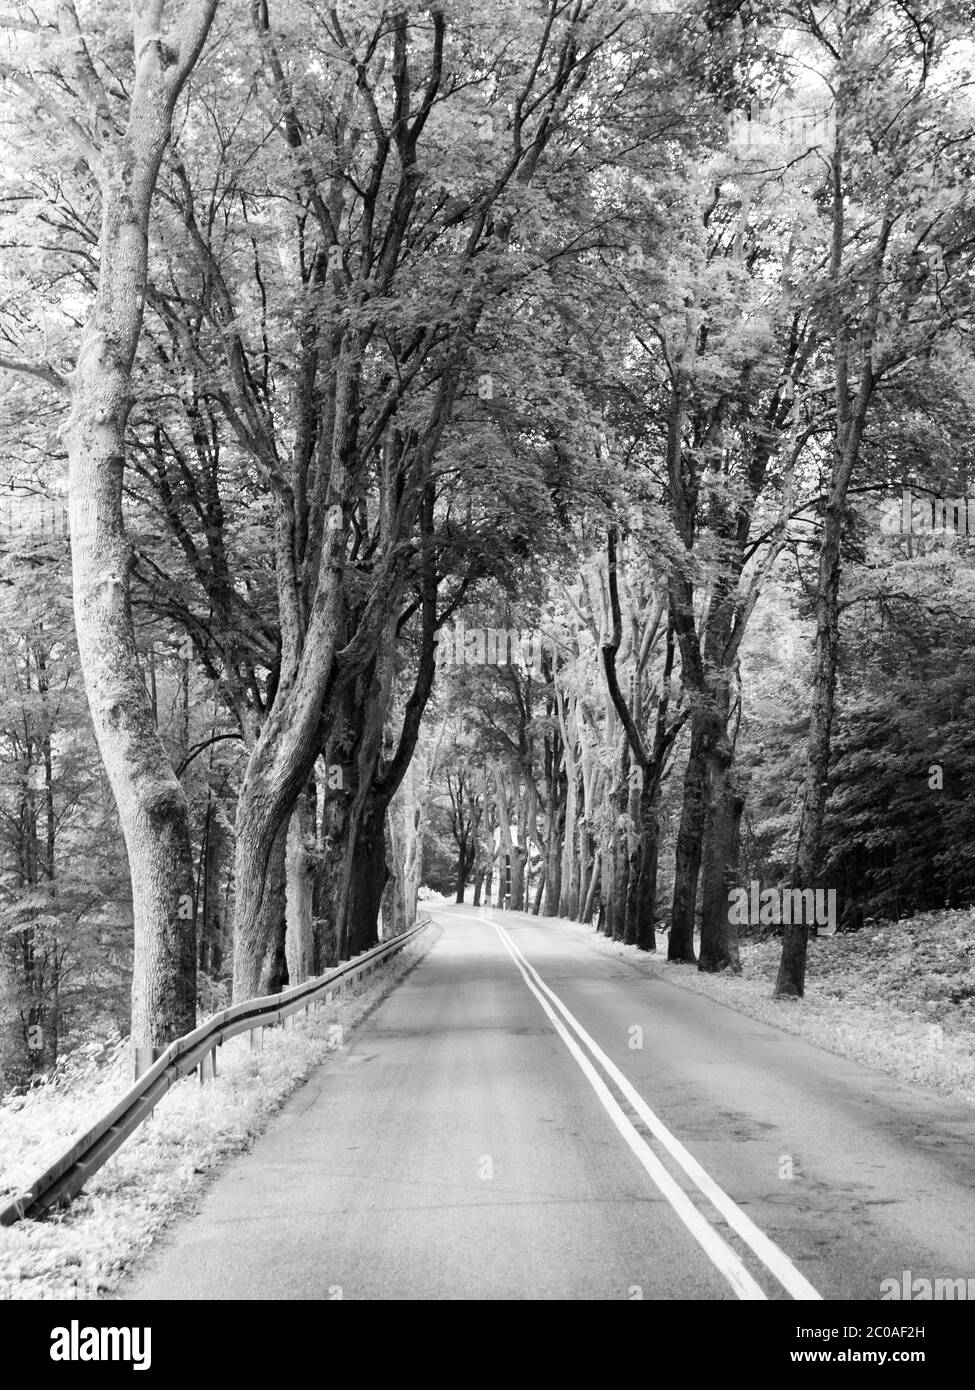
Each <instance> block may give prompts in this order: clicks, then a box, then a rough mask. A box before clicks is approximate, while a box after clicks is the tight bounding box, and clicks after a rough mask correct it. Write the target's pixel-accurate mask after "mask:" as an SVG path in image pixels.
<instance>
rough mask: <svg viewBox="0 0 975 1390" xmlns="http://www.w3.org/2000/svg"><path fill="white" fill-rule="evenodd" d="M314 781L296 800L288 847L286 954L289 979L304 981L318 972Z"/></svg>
mask: <svg viewBox="0 0 975 1390" xmlns="http://www.w3.org/2000/svg"><path fill="white" fill-rule="evenodd" d="M314 795H315V783H314V780H310V781H309V784H308V786H307V787H305V789H304V791H302V792H301V794H300V795H299V797H298V800H297V801H296V802H295V808H294V810H293V811H292V812H291V819H290V821H289V822H288V834H287V847H286V851H285V876H286V895H285V896H286V908H285V923H286V926H285V957H286V959H287V963H288V982H289V983H290V984H292V985H298V984H301V983H302V981H303V980H308V979H310V978H311V977H312V976H313V975H314V974H315V973H316V972H315V924H314V916H315V913H314V897H315V874H316V868H317V866H316V862H315V858H316V856H315V850H316V831H317V826H316V823H315V822H316V816H315V801H314Z"/></svg>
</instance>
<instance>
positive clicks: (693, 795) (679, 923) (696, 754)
mask: <svg viewBox="0 0 975 1390" xmlns="http://www.w3.org/2000/svg"><path fill="white" fill-rule="evenodd" d="M708 724H709V721H708V722H705V721H704V720H703V719H698V718H695V719H694V720H692V723H691V747H690V752H689V754H688V758H687V768H686V770H685V772H684V800H683V805H682V806H681V816H680V828H679V830H678V832H677V849H676V854H675V862H674V900H673V907H672V910H671V918H670V940H669V941H668V943H667V959H668V960H674V961H681V962H685V963H687V964H690V965H693V964H694V961H695V956H694V915H695V910H696V908H697V890H698V881H699V877H700V872H701V855H702V853H703V841H704V827H705V823H706V821H707V774H708V756H709V741H710V739H709V732H708Z"/></svg>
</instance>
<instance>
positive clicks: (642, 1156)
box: [491, 923, 766, 1300]
mask: <svg viewBox="0 0 975 1390" xmlns="http://www.w3.org/2000/svg"><path fill="white" fill-rule="evenodd" d="M491 925H492V926H495V925H496V924H495V923H492V924H491ZM496 930H497V932H498V935H499V936H500V937H501V943H502V945H503V946H504V947H505V949H506V950H507V951H508V954H509V955H510V956H511V959H512V960H513V961H514V963H515V966H516V967H517V969H518V970H519V972H520V973H521V977H522V979H523V980H524V981H525V984H526V985H527V986H528V988H529V989H530V990H531V992H532V994H534V996H535V998H536V999H537V1000H538V1002H539V1004H541V1006H542V1008H543V1009H544V1010H545V1013H546V1014H547V1015H548V1017H549V1019H550V1020H551V1022H552V1025H553V1027H554V1028H555V1031H556V1032H557V1033H558V1035H559V1037H560V1038H561V1039H562V1041H563V1042H564V1043H565V1045H566V1047H567V1048H568V1049H569V1051H570V1053H571V1054H572V1056H573V1057H574V1058H575V1060H576V1062H577V1063H578V1064H579V1069H580V1070H581V1071H582V1073H583V1075H584V1076H585V1078H586V1080H587V1081H588V1082H589V1084H590V1086H591V1087H592V1088H593V1090H594V1091H595V1092H596V1095H597V1096H598V1097H599V1099H600V1101H601V1102H602V1105H603V1108H604V1109H605V1111H606V1113H607V1114H608V1115H609V1118H610V1119H611V1120H612V1121H613V1124H614V1125H615V1126H616V1128H617V1129H618V1130H619V1132H620V1134H621V1135H622V1137H623V1139H624V1140H625V1141H626V1143H627V1144H628V1145H629V1147H630V1148H631V1149H632V1150H633V1153H634V1154H635V1155H636V1157H637V1158H638V1159H639V1161H640V1163H641V1164H642V1165H643V1167H644V1168H645V1169H646V1171H647V1173H648V1174H649V1176H650V1178H651V1180H652V1181H653V1183H654V1184H655V1185H656V1186H657V1188H659V1190H660V1192H661V1193H662V1194H663V1196H664V1197H666V1199H667V1201H668V1202H669V1203H670V1205H671V1206H672V1207H673V1209H674V1211H675V1212H676V1213H677V1215H678V1216H679V1217H680V1219H681V1221H683V1223H684V1225H685V1226H686V1227H687V1229H688V1230H689V1231H690V1233H691V1235H692V1236H693V1237H694V1239H695V1240H696V1241H697V1242H698V1244H699V1245H700V1246H701V1248H702V1249H703V1250H704V1252H705V1254H706V1255H707V1256H708V1258H709V1259H710V1260H711V1263H712V1264H713V1265H714V1266H715V1267H716V1268H717V1269H718V1270H719V1271H720V1273H722V1274H723V1275H724V1277H725V1278H726V1279H727V1280H728V1283H729V1284H730V1285H731V1287H732V1288H733V1289H734V1291H735V1293H736V1294H737V1295H738V1297H739V1298H740V1299H748V1300H758V1299H763V1300H764V1299H765V1298H766V1295H765V1293H764V1292H763V1290H762V1288H761V1286H760V1285H759V1284H757V1283H756V1282H755V1280H754V1279H753V1278H752V1276H751V1275H750V1274H749V1272H748V1270H747V1269H746V1268H745V1266H744V1264H743V1263H742V1261H741V1260H740V1259H739V1257H738V1256H737V1255H736V1254H735V1252H734V1250H732V1248H731V1246H730V1245H728V1244H727V1243H726V1242H725V1241H724V1240H722V1238H721V1237H720V1236H719V1235H718V1233H717V1231H716V1230H715V1229H714V1227H713V1226H712V1225H711V1223H710V1222H709V1221H708V1220H707V1218H706V1217H705V1216H703V1215H702V1213H701V1212H699V1211H698V1209H697V1207H696V1206H695V1205H694V1203H693V1202H692V1201H691V1199H690V1197H688V1195H687V1193H686V1192H685V1191H684V1189H683V1188H682V1187H681V1186H680V1184H679V1183H678V1182H677V1181H676V1180H675V1179H674V1178H673V1177H671V1175H670V1173H668V1171H667V1169H666V1168H665V1167H664V1165H663V1164H662V1163H661V1162H660V1159H659V1158H658V1157H657V1155H656V1154H655V1153H654V1152H653V1150H652V1149H651V1148H650V1145H649V1144H648V1143H647V1141H646V1140H645V1139H644V1138H643V1136H642V1135H641V1134H640V1133H639V1131H638V1130H637V1129H636V1128H635V1126H634V1125H633V1123H632V1121H631V1120H630V1119H628V1117H627V1116H626V1114H625V1113H624V1111H623V1110H622V1108H621V1107H620V1105H619V1102H618V1101H617V1100H616V1099H615V1098H614V1096H613V1094H612V1092H611V1091H610V1090H609V1087H608V1086H607V1085H606V1083H605V1081H603V1079H602V1077H601V1076H600V1075H599V1073H598V1072H597V1071H596V1068H595V1067H594V1066H593V1064H592V1062H590V1060H589V1058H588V1057H587V1056H586V1054H585V1053H584V1052H583V1051H582V1048H581V1047H580V1046H579V1044H578V1043H577V1042H576V1040H575V1038H573V1037H572V1035H571V1033H570V1032H569V1031H568V1029H567V1028H566V1027H565V1025H564V1024H563V1023H562V1021H561V1019H560V1018H559V1017H558V1015H557V1014H556V1013H555V1012H554V1010H553V1009H552V1008H551V1006H550V1005H549V1003H548V1001H547V1000H546V999H545V997H544V995H543V994H541V993H540V992H539V990H538V989H536V987H535V984H534V982H533V981H532V979H531V976H530V975H529V974H528V973H527V971H526V970H525V968H524V966H523V965H522V963H521V960H520V959H519V957H518V954H517V953H516V951H515V949H513V948H512V945H511V943H510V942H509V941H508V939H507V937H506V935H505V933H504V932H503V931H502V930H501V928H500V927H496ZM528 969H529V970H530V969H531V966H529V967H528ZM532 973H534V972H532ZM543 988H546V990H547V986H543Z"/></svg>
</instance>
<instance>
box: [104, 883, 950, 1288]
mask: <svg viewBox="0 0 975 1390" xmlns="http://www.w3.org/2000/svg"><path fill="white" fill-rule="evenodd" d="M433 915H434V916H435V918H436V919H437V920H438V922H440V923H441V924H442V925H443V927H444V932H443V935H442V936H441V938H440V940H439V941H437V943H436V944H435V945H434V947H433V948H432V950H431V951H430V952H428V954H427V955H426V956H425V957H424V958H423V960H422V961H421V962H420V963H419V965H417V966H416V967H415V969H413V970H412V971H411V972H410V973H409V974H408V975H407V976H406V977H405V978H404V979H403V981H402V982H401V983H400V984H399V985H398V986H397V987H396V989H394V990H393V992H392V993H391V994H390V995H389V996H388V997H387V998H386V999H385V1000H384V1001H383V1002H382V1003H381V1004H380V1006H379V1007H378V1008H377V1009H376V1010H375V1011H374V1012H373V1013H372V1014H371V1015H370V1016H369V1017H368V1019H367V1020H366V1021H365V1022H364V1023H363V1025H362V1026H361V1027H360V1029H359V1030H358V1031H357V1032H356V1033H355V1034H354V1035H353V1036H352V1038H351V1039H350V1041H349V1043H348V1044H347V1045H346V1046H345V1047H344V1048H342V1049H341V1050H340V1051H339V1052H338V1053H337V1055H336V1056H335V1057H334V1058H333V1059H331V1060H329V1061H328V1062H327V1063H326V1064H325V1065H323V1066H322V1067H320V1068H319V1069H318V1070H317V1071H316V1072H315V1074H314V1075H313V1076H312V1078H311V1079H310V1080H309V1082H308V1083H307V1084H306V1085H304V1086H303V1087H301V1089H300V1090H298V1091H297V1092H296V1093H295V1094H294V1095H293V1096H292V1097H291V1098H290V1100H289V1101H288V1102H287V1104H286V1105H285V1107H284V1108H283V1110H282V1112H281V1113H280V1114H279V1115H278V1116H277V1117H276V1118H275V1119H274V1120H273V1121H272V1123H271V1125H270V1127H269V1129H268V1130H267V1132H266V1133H265V1134H264V1135H263V1136H262V1137H261V1138H260V1139H259V1140H258V1141H257V1143H256V1144H255V1146H254V1148H253V1149H252V1150H251V1151H250V1152H249V1153H247V1154H245V1155H242V1156H241V1157H239V1158H237V1159H235V1160H234V1161H233V1162H231V1163H230V1164H229V1165H228V1166H227V1167H226V1169H224V1170H223V1172H222V1173H221V1175H220V1176H219V1177H218V1178H217V1179H216V1181H215V1182H214V1184H213V1186H212V1187H211V1188H210V1189H209V1191H208V1193H207V1194H206V1196H205V1197H204V1199H203V1202H202V1206H201V1209H200V1211H199V1212H198V1213H197V1214H195V1215H193V1216H191V1217H188V1218H187V1219H186V1220H184V1221H183V1222H182V1223H181V1224H179V1225H177V1226H176V1227H175V1228H174V1230H173V1231H172V1233H170V1234H169V1235H168V1236H167V1237H166V1239H165V1240H164V1241H162V1242H161V1243H160V1245H159V1246H158V1247H157V1248H156V1249H155V1251H153V1252H152V1253H151V1254H150V1256H149V1257H147V1259H145V1260H144V1261H143V1262H142V1264H141V1265H140V1266H139V1267H138V1268H137V1270H136V1271H135V1273H134V1275H133V1277H132V1278H131V1279H130V1280H129V1281H128V1282H127V1283H126V1284H125V1285H124V1286H123V1287H122V1288H121V1289H120V1291H119V1296H120V1297H121V1298H127V1299H142V1298H162V1299H190V1298H194V1299H196V1298H199V1299H215V1298H233V1299H266V1298H273V1299H329V1298H345V1299H363V1298H368V1299H405V1298H411V1299H635V1298H644V1299H738V1298H741V1299H763V1298H768V1299H800V1300H805V1299H816V1298H822V1299H870V1300H877V1299H880V1297H881V1281H882V1280H884V1279H896V1280H897V1281H898V1283H900V1282H901V1280H902V1278H903V1274H904V1271H908V1270H909V1271H911V1277H913V1278H917V1277H922V1278H929V1279H934V1278H957V1277H962V1278H967V1277H969V1276H975V1175H973V1161H972V1156H973V1154H975V1112H973V1111H972V1110H971V1109H970V1108H967V1107H963V1106H960V1105H956V1104H952V1103H950V1102H947V1101H943V1100H940V1099H938V1098H937V1097H934V1096H931V1095H928V1094H927V1093H926V1092H923V1091H921V1090H919V1089H916V1088H913V1087H910V1086H906V1085H904V1084H902V1083H900V1082H897V1081H895V1080H892V1079H890V1078H888V1077H886V1076H884V1075H882V1074H880V1073H878V1072H875V1071H873V1070H871V1069H869V1068H867V1067H863V1066H860V1065H858V1064H856V1063H853V1062H849V1061H846V1060H844V1059H842V1058H839V1057H834V1056H832V1055H831V1054H829V1053H826V1052H823V1051H821V1050H819V1049H818V1048H816V1047H813V1046H811V1045H810V1044H808V1043H806V1042H804V1041H802V1040H801V1039H798V1038H795V1037H792V1036H791V1035H788V1034H785V1033H782V1032H779V1031H778V1030H777V1029H775V1028H773V1027H769V1026H767V1025H765V1024H763V1023H758V1022H756V1021H755V1020H753V1019H750V1018H746V1017H744V1016H743V1015H741V1014H738V1013H736V1012H734V1011H733V1010H731V1009H728V1008H726V1007H724V1006H723V1005H720V1004H716V1003H714V1002H713V1001H711V1000H709V999H706V998H703V997H701V996H699V995H697V994H693V993H691V992H689V991H686V990H682V989H679V988H676V987H674V986H673V985H671V984H669V983H667V982H666V981H663V980H660V979H657V978H653V977H648V976H647V975H646V974H645V973H644V972H643V971H642V970H639V969H637V968H635V967H634V966H633V965H631V964H629V963H628V962H625V961H621V960H618V959H616V958H614V957H611V956H609V955H607V954H604V953H602V952H598V951H595V950H593V949H592V948H591V947H590V946H588V945H587V944H586V942H585V941H584V940H581V939H578V938H577V937H575V936H573V935H572V934H571V933H569V932H566V931H565V930H563V929H562V928H560V927H558V926H557V925H553V924H551V923H548V924H547V923H546V922H545V920H544V919H542V920H539V919H536V918H532V917H529V916H526V915H524V914H520V913H500V912H499V913H495V912H485V911H484V910H480V911H479V910H477V909H473V908H466V909H464V908H458V909H450V908H446V909H437V910H435V911H434V914H433Z"/></svg>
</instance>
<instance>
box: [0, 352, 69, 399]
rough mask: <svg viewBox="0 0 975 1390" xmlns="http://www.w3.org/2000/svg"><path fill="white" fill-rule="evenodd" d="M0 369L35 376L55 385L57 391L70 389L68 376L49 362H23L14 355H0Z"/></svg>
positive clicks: (65, 391)
mask: <svg viewBox="0 0 975 1390" xmlns="http://www.w3.org/2000/svg"><path fill="white" fill-rule="evenodd" d="M0 371H4V372H18V373H19V374H20V375H21V376H35V377H37V378H38V379H39V380H40V381H43V382H46V383H47V385H48V386H53V387H54V389H55V390H56V391H63V392H64V393H65V394H66V393H67V392H68V391H69V389H70V387H69V384H68V378H67V377H65V376H62V375H61V373H60V372H57V371H55V370H54V368H53V367H52V366H49V364H48V363H47V362H21V361H19V360H18V359H17V358H14V357H3V356H0Z"/></svg>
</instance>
